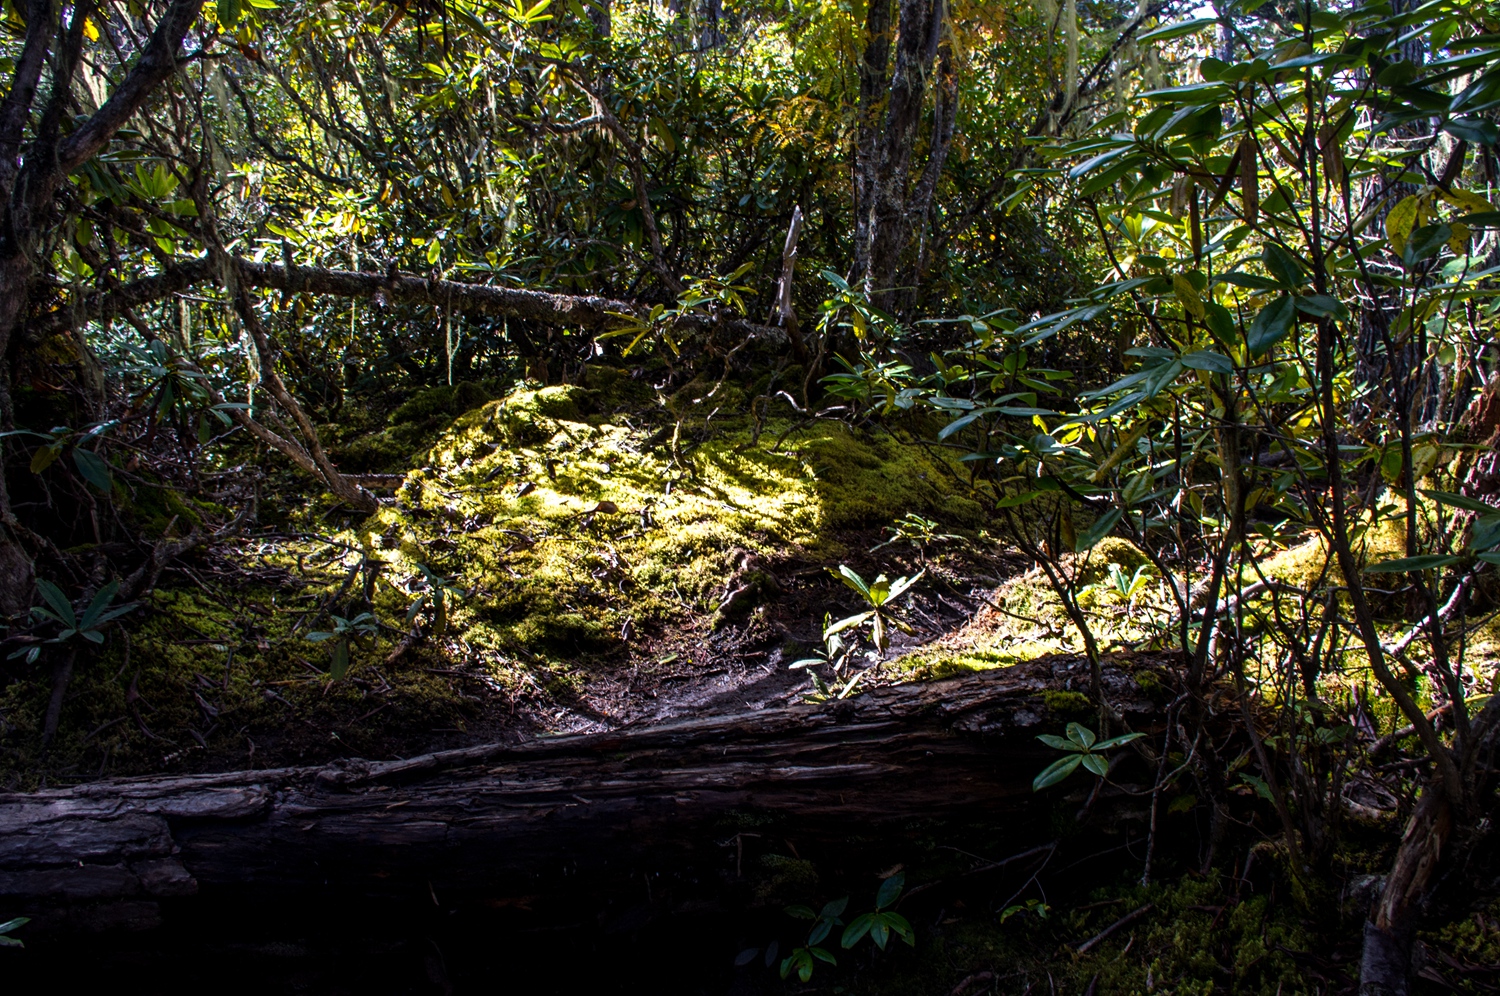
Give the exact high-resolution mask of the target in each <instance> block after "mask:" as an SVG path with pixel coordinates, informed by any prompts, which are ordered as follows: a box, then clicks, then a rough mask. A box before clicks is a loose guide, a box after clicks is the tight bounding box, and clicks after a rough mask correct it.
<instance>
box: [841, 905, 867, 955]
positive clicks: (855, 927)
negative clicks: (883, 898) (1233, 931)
mask: <svg viewBox="0 0 1500 996" xmlns="http://www.w3.org/2000/svg"><path fill="white" fill-rule="evenodd" d="M874 924H875V915H874V914H873V913H864V914H861V915H860V916H857V917H855V918H854V919H853V921H851V922H850V924H849V926H847V927H845V928H844V936H843V937H841V938H839V946H840V947H845V948H852V947H854V945H856V944H858V943H859V942H860V939H861V938H863V937H864V936H865V935H866V934H868V933H869V932H870V928H871V927H872V926H874Z"/></svg>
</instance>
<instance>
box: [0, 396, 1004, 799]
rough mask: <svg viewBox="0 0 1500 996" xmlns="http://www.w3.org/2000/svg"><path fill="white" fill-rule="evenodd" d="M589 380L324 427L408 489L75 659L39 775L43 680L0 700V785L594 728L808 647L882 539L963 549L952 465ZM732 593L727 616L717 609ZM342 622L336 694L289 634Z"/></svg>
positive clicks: (283, 546)
mask: <svg viewBox="0 0 1500 996" xmlns="http://www.w3.org/2000/svg"><path fill="white" fill-rule="evenodd" d="M588 383H589V384H592V385H596V386H585V385H576V386H564V387H549V388H535V387H525V388H520V389H517V390H513V391H511V392H509V393H507V394H505V396H504V397H502V398H499V399H498V400H486V399H487V398H489V397H490V396H491V393H492V392H491V389H490V388H489V387H487V386H464V385H460V387H458V388H438V389H432V390H430V391H427V392H422V393H419V394H417V395H415V396H413V397H411V398H409V399H407V400H406V401H405V402H404V403H403V404H401V405H400V406H399V407H396V408H395V409H394V411H393V412H392V413H390V414H389V415H388V416H387V417H385V418H384V419H374V420H373V421H372V420H371V419H370V418H363V419H361V418H355V417H352V416H351V418H350V423H351V425H357V426H361V427H363V429H364V430H366V431H365V432H364V433H363V434H358V433H355V432H353V431H352V430H351V431H350V432H347V433H345V438H344V439H343V440H342V442H340V444H339V447H340V452H341V454H342V456H341V458H342V459H346V460H348V459H350V455H351V454H353V453H355V452H357V451H359V450H360V447H361V446H364V447H365V451H364V452H365V457H366V458H367V459H361V460H358V461H356V463H360V464H362V466H359V467H358V468H357V469H361V470H364V469H368V470H372V471H377V470H379V471H388V470H390V469H391V468H392V466H393V465H401V466H405V467H407V468H410V469H409V472H408V473H407V475H406V479H405V483H404V484H403V485H402V486H401V487H400V488H399V490H398V491H397V492H396V495H395V500H394V501H393V502H392V503H391V504H390V505H388V506H387V507H386V508H384V509H382V510H381V511H380V512H379V513H377V514H376V515H374V516H371V517H369V518H367V519H365V520H364V521H362V522H359V523H354V524H350V525H348V526H345V527H343V528H338V527H336V526H334V527H332V528H330V514H331V513H333V512H334V511H335V510H334V509H333V508H332V506H329V505H328V504H327V503H326V500H318V501H314V502H311V503H309V504H298V503H296V502H293V503H290V504H288V505H287V506H286V507H285V509H284V510H283V511H281V512H279V513H275V514H274V515H273V516H272V518H273V521H274V522H275V525H273V526H271V527H269V528H267V529H265V530H262V531H261V532H259V533H252V534H250V535H249V536H247V537H245V538H244V539H242V540H239V541H237V542H235V543H234V544H233V545H227V546H224V547H222V548H218V549H215V550H213V551H210V552H208V553H207V554H205V555H204V556H202V557H200V558H199V560H198V561H197V562H196V563H194V564H192V565H190V566H187V567H185V568H184V569H183V570H182V572H181V573H179V574H177V575H173V576H169V578H168V579H167V581H166V582H165V583H164V585H163V586H162V587H161V588H160V589H159V590H158V592H157V593H156V594H155V595H153V596H152V598H151V600H150V602H149V604H148V605H146V606H145V607H144V611H143V612H141V613H140V614H139V615H138V616H137V617H136V618H137V619H138V620H139V621H138V622H137V623H135V624H134V626H133V627H132V629H131V631H130V633H129V637H128V640H127V639H126V638H125V637H124V636H123V634H121V633H118V632H117V633H115V634H112V635H111V637H110V639H109V641H108V643H107V644H106V645H105V647H104V648H102V649H101V650H100V651H99V652H97V653H96V654H94V655H91V656H88V657H86V658H81V659H80V661H79V666H78V667H77V670H76V674H75V677H74V679H73V682H72V684H71V686H70V691H69V695H68V698H67V700H66V704H65V709H64V712H63V717H62V723H61V725H60V728H59V734H58V737H57V739H56V741H55V742H54V743H53V744H52V745H51V748H50V751H49V752H48V755H47V756H46V757H45V758H44V757H43V756H42V754H41V751H40V743H39V732H40V729H41V725H42V717H43V715H44V714H45V711H46V703H47V698H48V694H49V681H48V678H49V674H48V672H47V669H46V664H47V661H46V659H44V660H43V661H42V662H41V664H39V665H38V666H36V667H34V668H33V669H32V674H31V677H30V679H29V680H22V681H15V682H12V683H10V684H9V685H8V686H7V687H6V688H5V690H4V691H3V693H0V717H3V720H0V722H3V725H0V739H3V742H4V744H5V745H6V747H7V750H6V751H5V752H4V756H5V762H4V770H3V771H0V776H3V777H4V778H5V779H6V780H8V781H9V782H10V783H11V784H13V785H18V786H19V785H34V784H37V781H38V779H39V777H40V774H41V772H43V771H46V772H47V773H48V774H49V776H50V777H51V778H52V779H53V780H54V781H55V780H57V779H59V778H60V779H63V780H70V779H76V778H85V777H93V776H97V775H99V774H102V773H114V774H119V773H132V772H144V771H152V770H159V769H161V768H164V767H165V768H169V769H170V768H181V767H190V768H205V767H239V766H244V765H246V764H250V765H255V764H272V763H297V762H310V761H316V760H320V759H323V758H326V757H330V756H342V755H352V754H353V755H364V756H386V755H390V754H393V753H406V752H410V751H413V750H417V749H421V748H424V747H429V746H432V747H440V746H445V745H451V744H455V743H458V742H462V741H464V740H466V739H472V738H473V737H475V736H480V735H481V734H482V735H485V736H490V737H494V736H504V735H506V734H507V731H510V733H512V734H515V733H518V732H519V731H521V730H527V729H530V730H535V729H549V728H551V729H556V728H563V729H568V728H579V724H580V723H582V724H585V726H587V724H590V723H605V724H607V723H609V722H612V721H614V720H618V719H619V716H618V715H617V716H614V717H613V719H612V718H611V716H609V715H604V714H603V712H613V711H615V707H616V706H618V707H620V709H623V710H624V711H625V712H627V713H628V712H629V710H630V708H632V707H633V706H632V702H631V701H629V700H632V699H634V700H640V699H646V697H647V695H648V694H650V695H654V693H655V687H656V684H659V683H660V682H662V681H666V682H686V683H691V682H694V681H698V680H701V679H702V677H703V676H704V675H705V674H712V673H714V672H715V671H716V670H723V669H724V668H725V666H726V663H735V664H737V666H740V667H743V666H745V665H744V662H743V661H734V660H732V658H734V657H735V655H736V653H737V651H739V650H744V649H747V648H748V649H752V650H757V651H758V653H759V657H760V658H761V659H764V658H765V657H766V656H767V651H768V650H770V651H774V652H775V653H776V655H777V656H778V657H779V656H780V655H781V650H780V648H782V647H795V646H798V645H801V644H805V643H806V642H807V641H808V639H811V640H813V641H815V640H816V632H817V628H818V625H819V624H820V623H821V618H822V614H823V612H824V611H825V610H827V609H828V608H830V607H831V604H832V603H837V602H839V601H840V599H846V598H847V596H849V595H850V593H849V592H847V590H844V589H842V587H841V586H839V585H837V584H836V583H834V582H832V581H831V580H829V579H828V578H827V576H826V572H825V570H824V568H825V567H826V566H828V565H833V564H837V563H840V562H846V561H847V562H851V563H855V564H858V565H860V569H861V570H864V571H866V572H867V574H869V575H870V576H873V574H874V573H877V572H879V571H881V570H885V569H886V567H887V565H891V571H892V573H893V574H894V573H899V572H902V571H906V572H907V573H915V571H916V570H917V569H919V566H918V565H916V564H915V563H913V564H912V566H911V567H910V568H909V569H908V568H906V567H905V566H903V565H904V564H906V563H908V562H911V561H912V560H913V558H912V556H910V555H906V556H903V555H902V554H901V553H899V552H897V551H894V550H887V551H885V552H884V553H882V554H881V556H880V557H874V556H873V555H871V554H869V553H868V552H867V548H868V547H869V546H870V545H872V539H871V538H872V537H876V538H878V537H880V536H881V535H882V533H881V530H882V528H883V527H885V526H888V525H889V524H890V523H891V522H892V521H893V520H894V519H896V518H897V517H899V516H901V515H904V514H907V513H920V514H922V515H925V516H929V517H931V518H932V519H934V520H936V521H938V522H940V523H941V524H942V526H943V527H944V528H945V529H956V530H961V531H965V532H966V533H969V534H972V529H973V527H974V526H975V525H977V523H978V520H979V519H980V509H979V507H978V506H977V505H976V504H975V503H973V502H972V501H971V500H969V499H968V498H967V497H966V496H965V495H964V494H963V491H962V488H961V487H959V486H957V485H956V484H954V479H953V476H952V473H951V470H952V468H950V467H945V466H941V465H939V464H938V463H936V462H935V459H936V458H934V457H932V456H930V455H929V454H928V453H927V452H926V451H924V450H923V449H922V448H920V447H915V446H911V445H909V442H910V440H909V439H907V438H904V437H903V436H902V435H901V434H900V430H896V433H895V434H893V433H892V432H891V431H887V430H883V429H882V430H861V429H854V428H850V427H848V426H846V425H843V424H840V423H830V422H816V423H811V424H806V425H802V424H798V423H796V422H794V421H791V417H792V415H793V413H791V412H790V410H788V411H787V412H785V413H784V414H785V415H786V416H787V417H786V418H782V417H776V413H772V417H769V418H766V419H764V420H763V421H761V422H760V423H759V424H758V425H757V423H756V421H755V420H754V419H752V418H749V417H746V416H745V415H738V416H727V415H722V414H715V413H714V412H713V410H712V409H710V410H709V411H708V412H703V411H699V410H698V408H697V407H695V405H694V404H693V401H694V399H696V398H697V397H699V396H700V395H702V394H704V393H711V391H712V386H713V385H711V384H707V385H705V384H697V383H695V384H690V385H688V387H686V388H684V389H682V390H681V391H679V392H678V393H677V394H676V395H672V396H658V395H657V394H655V393H654V392H653V391H652V390H651V389H649V388H648V387H646V386H645V385H644V384H642V383H640V382H638V381H634V380H631V379H630V378H629V377H628V376H625V375H622V374H621V373H620V372H618V371H611V370H607V369H603V368H601V369H598V370H595V371H592V372H591V376H590V378H589V382H588ZM716 400H718V401H724V400H725V399H723V398H718V399H716ZM471 402H477V403H478V404H477V407H473V408H472V409H470V410H466V411H464V412H462V413H460V414H458V415H457V417H456V418H455V417H454V410H455V409H456V408H460V407H462V406H466V405H468V404H469V403H471ZM710 415H712V416H713V417H709V416H710ZM367 423H368V424H367ZM382 423H383V427H382ZM439 423H441V424H439ZM413 444H422V445H423V446H424V448H423V449H420V450H418V451H417V452H416V453H412V452H410V450H404V448H406V447H409V446H411V445H413ZM377 451H378V452H377ZM403 451H404V455H402V454H403ZM179 504H180V503H179ZM161 514H162V515H163V516H166V517H170V516H171V515H179V516H181V514H182V510H181V509H178V508H176V507H175V506H174V507H166V506H164V507H163V509H162V510H161ZM332 521H333V522H336V521H337V520H336V519H333V520H332ZM422 568H426V569H427V570H429V571H431V572H433V573H434V574H436V575H440V576H443V577H446V578H449V579H450V580H451V588H450V589H449V592H448V594H447V595H446V596H445V597H446V599H447V606H446V608H447V612H446V615H447V623H446V626H445V630H444V632H442V633H438V632H436V629H437V627H436V626H435V622H436V620H435V617H434V614H433V611H432V606H431V604H430V603H429V604H428V606H427V607H426V608H425V609H424V610H423V611H421V612H419V614H418V616H417V617H416V619H415V620H414V621H413V622H414V623H415V624H416V625H417V626H418V627H419V628H420V629H421V634H422V636H421V639H420V640H418V641H416V642H415V644H414V645H412V644H411V641H406V642H407V644H408V645H407V646H402V643H403V640H404V639H405V638H406V636H407V634H408V632H409V628H410V625H411V623H409V622H408V618H407V617H408V610H409V609H410V607H411V606H412V605H413V603H414V602H415V601H416V600H418V599H419V598H420V597H421V594H422V593H423V591H424V590H425V589H424V588H423V583H424V575H423V574H422V570H421V569H422ZM955 577H956V575H955ZM757 578H759V579H760V580H761V581H762V582H763V583H761V584H751V583H750V582H753V581H755V580H756V579H757ZM778 579H780V580H778ZM737 586H738V587H741V588H748V589H750V591H749V597H747V598H741V599H739V600H738V601H737V603H736V605H737V607H736V608H735V609H733V610H730V609H726V610H725V612H718V611H717V610H719V608H720V606H721V604H722V603H723V602H724V600H725V598H726V596H727V595H728V594H729V593H730V592H731V591H732V590H734V589H735V588H736V587H737ZM429 594H430V592H429ZM830 594H831V595H832V600H831V601H830V597H829V596H830ZM843 604H846V605H850V606H851V607H852V603H849V602H847V600H845V601H844V603H843ZM935 611H936V612H937V614H938V616H939V617H941V615H942V612H943V609H942V608H941V607H938V608H936V609H935ZM362 612H370V613H371V614H372V615H373V617H374V622H375V624H377V625H378V628H376V629H373V630H372V631H370V632H367V633H364V634H361V635H360V636H359V637H358V639H356V640H354V641H353V643H352V645H351V648H350V657H351V666H350V668H349V671H348V674H347V675H346V676H345V677H343V678H341V679H339V680H333V679H332V677H331V676H330V674H329V673H328V672H329V671H330V665H331V654H330V648H331V647H332V646H334V645H335V643H336V642H337V641H336V640H332V639H330V640H326V641H324V642H321V643H320V642H313V641H311V640H309V636H311V635H313V634H318V633H327V632H331V631H332V630H334V629H335V628H336V622H335V617H343V618H346V619H352V618H354V617H356V616H358V615H359V614H360V613H362ZM726 612H727V613H729V616H726V615H725V613H726ZM751 644H753V646H751ZM398 647H401V649H402V652H401V653H400V654H398V655H397V656H396V657H395V658H393V659H392V657H391V655H392V651H393V650H396V649H397V648H398ZM751 656H752V657H754V656H755V655H754V654H752V655H751ZM622 675H628V676H629V677H628V679H627V678H622V677H621V676H622ZM798 680H800V678H799V679H798ZM603 688H608V689H609V690H610V694H611V695H613V699H612V700H611V701H610V702H608V703H603V700H602V699H601V696H599V695H595V694H594V692H595V691H596V690H598V689H603ZM608 697H609V696H604V698H608ZM648 701H649V700H648ZM638 706H639V702H635V703H634V707H638ZM601 710H602V711H603V712H601ZM518 712H519V713H520V714H521V720H522V721H520V722H519V723H518V722H517V721H516V719H517V714H518Z"/></svg>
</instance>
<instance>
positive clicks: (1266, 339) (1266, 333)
mask: <svg viewBox="0 0 1500 996" xmlns="http://www.w3.org/2000/svg"><path fill="white" fill-rule="evenodd" d="M1296 320H1297V306H1296V305H1295V304H1294V303H1293V301H1292V298H1291V296H1290V295H1288V294H1283V295H1281V296H1280V297H1278V298H1277V299H1276V300H1274V301H1272V302H1271V303H1270V304H1268V305H1266V306H1265V307H1264V308H1262V309H1260V314H1258V315H1256V316H1255V321H1254V322H1252V323H1251V325H1250V331H1249V332H1248V333H1246V335H1245V341H1246V344H1247V345H1248V346H1249V347H1250V355H1251V356H1255V357H1259V356H1263V355H1265V353H1267V352H1268V351H1269V350H1270V349H1271V347H1272V346H1274V345H1276V344H1277V343H1278V342H1280V341H1281V340H1282V339H1284V338H1286V334H1287V333H1288V332H1290V331H1291V330H1292V325H1293V324H1294V323H1295V322H1296Z"/></svg>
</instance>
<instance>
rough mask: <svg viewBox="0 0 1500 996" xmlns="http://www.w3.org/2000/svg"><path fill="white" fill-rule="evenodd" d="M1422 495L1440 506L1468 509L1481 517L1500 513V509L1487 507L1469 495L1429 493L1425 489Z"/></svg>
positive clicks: (1491, 506) (1443, 492)
mask: <svg viewBox="0 0 1500 996" xmlns="http://www.w3.org/2000/svg"><path fill="white" fill-rule="evenodd" d="M1422 494H1424V495H1426V496H1427V497H1428V498H1431V499H1432V500H1433V501H1435V502H1438V503H1440V504H1443V505H1451V506H1453V507H1454V508H1462V509H1467V510H1468V511H1470V512H1478V513H1480V514H1481V515H1493V514H1495V513H1497V512H1500V508H1496V507H1495V506H1493V505H1486V504H1485V503H1484V502H1482V501H1480V500H1479V499H1478V498H1470V497H1468V496H1467V495H1456V494H1454V493H1453V492H1451V491H1429V490H1427V489H1425V488H1424V489H1423V490H1422Z"/></svg>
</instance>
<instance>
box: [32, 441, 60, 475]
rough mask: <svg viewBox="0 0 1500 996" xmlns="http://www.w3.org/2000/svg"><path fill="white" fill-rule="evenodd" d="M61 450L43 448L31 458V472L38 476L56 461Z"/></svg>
mask: <svg viewBox="0 0 1500 996" xmlns="http://www.w3.org/2000/svg"><path fill="white" fill-rule="evenodd" d="M60 453H62V450H61V449H60V448H58V447H55V446H43V447H42V448H41V449H39V450H37V451H36V452H35V453H33V454H32V456H31V472H32V473H33V474H40V473H41V472H42V471H44V470H46V469H47V468H48V467H50V466H52V464H53V463H55V462H56V461H57V457H58V455H59V454H60Z"/></svg>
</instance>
